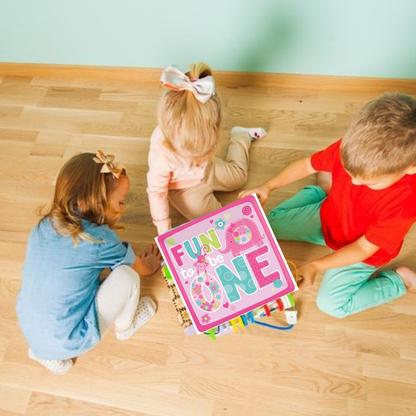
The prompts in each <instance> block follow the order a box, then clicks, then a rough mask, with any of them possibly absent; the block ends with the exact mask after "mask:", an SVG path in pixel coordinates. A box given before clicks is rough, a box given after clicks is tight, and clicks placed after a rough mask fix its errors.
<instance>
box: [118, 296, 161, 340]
mask: <svg viewBox="0 0 416 416" xmlns="http://www.w3.org/2000/svg"><path fill="white" fill-rule="evenodd" d="M156 309H157V307H156V303H155V302H154V301H153V299H152V298H150V297H149V296H144V297H142V298H140V300H139V304H138V305H137V309H136V313H135V314H134V317H133V322H132V324H131V325H130V327H129V328H128V329H126V330H125V331H119V330H117V328H116V337H117V338H118V339H121V340H127V339H129V338H131V337H132V336H133V334H135V333H136V332H137V331H138V330H139V329H140V328H141V327H142V326H143V325H144V324H145V323H147V322H149V321H150V319H152V317H153V315H154V314H155V313H156Z"/></svg>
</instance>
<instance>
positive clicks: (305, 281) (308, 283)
mask: <svg viewBox="0 0 416 416" xmlns="http://www.w3.org/2000/svg"><path fill="white" fill-rule="evenodd" d="M317 273H318V267H317V266H316V265H315V264H314V263H307V264H305V265H304V266H302V267H300V268H299V269H298V274H299V279H300V280H299V282H298V287H299V289H302V290H305V289H309V288H310V287H312V285H313V284H314V282H315V277H316V275H317Z"/></svg>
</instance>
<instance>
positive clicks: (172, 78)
mask: <svg viewBox="0 0 416 416" xmlns="http://www.w3.org/2000/svg"><path fill="white" fill-rule="evenodd" d="M160 82H161V83H162V84H163V85H164V86H165V87H168V88H171V89H172V90H175V91H183V90H188V91H192V92H193V94H194V95H195V98H196V99H197V100H198V101H200V102H201V103H203V104H205V103H206V102H207V101H208V100H209V99H210V98H211V97H212V96H213V95H214V94H215V80H214V77H213V76H211V75H210V76H207V77H204V78H201V79H196V80H191V79H190V78H189V77H188V76H187V75H185V74H184V73H183V72H182V71H180V70H179V69H177V68H175V67H173V66H172V65H171V66H168V67H167V68H166V69H164V70H163V72H162V75H161V77H160Z"/></svg>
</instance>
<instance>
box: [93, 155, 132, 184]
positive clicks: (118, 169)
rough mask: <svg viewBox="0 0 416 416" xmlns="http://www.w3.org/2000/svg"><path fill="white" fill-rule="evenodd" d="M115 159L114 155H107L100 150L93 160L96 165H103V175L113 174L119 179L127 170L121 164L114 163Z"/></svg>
mask: <svg viewBox="0 0 416 416" xmlns="http://www.w3.org/2000/svg"><path fill="white" fill-rule="evenodd" d="M114 159H115V156H114V155H106V154H105V153H104V152H103V151H102V150H98V152H97V153H96V154H95V157H94V158H93V160H94V162H95V163H102V164H103V167H102V168H101V173H111V174H112V175H113V176H114V177H115V178H116V179H118V178H119V177H120V175H121V173H122V172H123V169H124V170H125V167H124V166H123V165H122V164H120V163H116V162H114Z"/></svg>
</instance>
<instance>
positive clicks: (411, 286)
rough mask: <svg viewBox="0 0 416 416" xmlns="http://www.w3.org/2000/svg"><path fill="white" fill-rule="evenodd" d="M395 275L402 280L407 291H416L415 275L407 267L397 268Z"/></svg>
mask: <svg viewBox="0 0 416 416" xmlns="http://www.w3.org/2000/svg"><path fill="white" fill-rule="evenodd" d="M396 273H397V274H399V275H400V277H401V278H402V279H403V282H404V285H405V286H406V289H407V290H410V291H416V273H415V272H414V271H413V270H410V269H409V268H408V267H404V266H402V267H399V268H398V269H396Z"/></svg>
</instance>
